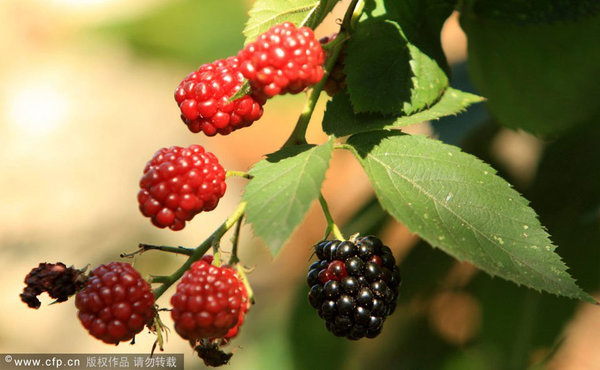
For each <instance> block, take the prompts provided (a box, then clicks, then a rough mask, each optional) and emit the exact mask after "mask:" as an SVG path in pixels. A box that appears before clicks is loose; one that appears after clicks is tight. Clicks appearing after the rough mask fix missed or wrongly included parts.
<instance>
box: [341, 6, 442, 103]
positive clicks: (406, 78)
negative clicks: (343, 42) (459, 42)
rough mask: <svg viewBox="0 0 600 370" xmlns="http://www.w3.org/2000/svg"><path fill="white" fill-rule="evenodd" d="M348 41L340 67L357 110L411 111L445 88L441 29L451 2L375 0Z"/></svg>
mask: <svg viewBox="0 0 600 370" xmlns="http://www.w3.org/2000/svg"><path fill="white" fill-rule="evenodd" d="M373 4H374V5H375V8H374V9H367V10H366V11H365V13H364V16H363V18H362V19H361V21H360V22H359V23H358V24H357V26H356V30H355V32H354V34H353V36H352V38H350V40H349V41H348V46H347V51H346V53H347V56H346V59H345V67H344V71H345V73H346V81H347V84H348V91H349V93H350V100H351V101H352V105H353V107H354V110H355V111H356V112H360V113H364V112H379V113H383V114H394V115H398V114H402V113H404V114H410V113H414V112H417V111H420V110H423V109H425V108H427V107H429V106H431V105H432V104H434V103H435V102H436V101H437V100H438V99H439V98H440V96H441V95H442V94H443V92H444V90H445V89H446V88H447V87H448V76H447V74H448V70H449V68H448V65H447V62H446V59H445V57H444V53H443V51H442V48H441V44H440V39H439V34H440V31H441V26H442V24H443V21H444V20H445V19H446V18H447V17H448V16H449V15H450V13H451V12H452V2H451V1H445V0H444V1H441V0H419V1H417V0H407V1H402V2H398V1H395V2H394V1H388V0H376V1H374V2H373Z"/></svg>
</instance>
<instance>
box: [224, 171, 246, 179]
mask: <svg viewBox="0 0 600 370" xmlns="http://www.w3.org/2000/svg"><path fill="white" fill-rule="evenodd" d="M231 176H237V177H243V178H245V179H251V178H252V176H251V175H250V174H249V173H248V172H244V171H230V170H227V174H226V175H225V178H226V179H228V178H229V177H231Z"/></svg>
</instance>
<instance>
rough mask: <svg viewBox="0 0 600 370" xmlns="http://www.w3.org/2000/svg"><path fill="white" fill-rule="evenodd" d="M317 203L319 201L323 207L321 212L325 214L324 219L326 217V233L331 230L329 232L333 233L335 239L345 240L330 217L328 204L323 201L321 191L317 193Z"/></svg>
mask: <svg viewBox="0 0 600 370" xmlns="http://www.w3.org/2000/svg"><path fill="white" fill-rule="evenodd" d="M319 203H321V208H322V209H323V214H324V215H325V219H327V234H329V232H331V233H333V236H334V237H335V238H336V239H338V240H346V238H344V235H342V232H341V231H340V228H339V227H338V226H337V225H336V224H335V221H333V217H331V213H330V212H329V206H328V205H327V202H326V201H325V198H324V197H323V193H320V194H319ZM325 238H327V235H325Z"/></svg>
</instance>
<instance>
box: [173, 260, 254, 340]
mask: <svg viewBox="0 0 600 370" xmlns="http://www.w3.org/2000/svg"><path fill="white" fill-rule="evenodd" d="M211 263H212V257H211V256H206V257H203V258H202V259H201V260H200V261H196V262H194V263H193V264H192V266H191V267H190V269H189V270H187V271H186V272H185V274H184V275H183V277H182V278H181V281H180V282H179V284H177V292H176V293H175V294H174V295H173V296H172V297H171V304H172V305H173V310H171V316H172V317H173V321H174V322H175V330H176V331H177V333H179V335H180V336H182V337H183V338H184V339H188V340H190V341H191V342H197V341H199V340H201V339H205V338H208V339H221V341H222V342H224V343H226V342H227V341H229V339H231V338H233V337H234V336H236V335H237V333H238V330H239V327H240V325H241V324H242V322H243V318H244V315H245V313H246V311H247V310H248V293H247V292H246V288H245V287H244V284H243V283H242V281H241V280H240V279H239V277H238V276H237V273H236V272H235V270H233V269H231V268H230V267H228V266H222V267H217V266H213V265H211Z"/></svg>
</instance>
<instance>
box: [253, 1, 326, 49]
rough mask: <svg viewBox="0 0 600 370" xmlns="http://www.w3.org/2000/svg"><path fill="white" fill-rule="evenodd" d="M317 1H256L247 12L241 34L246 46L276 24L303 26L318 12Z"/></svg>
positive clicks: (318, 3) (318, 2)
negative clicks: (288, 23) (248, 16)
mask: <svg viewBox="0 0 600 370" xmlns="http://www.w3.org/2000/svg"><path fill="white" fill-rule="evenodd" d="M319 5H320V1H318V0H257V1H256V2H255V3H254V5H253V6H252V9H250V11H249V12H248V14H249V15H250V18H249V19H248V22H247V23H246V27H245V28H244V31H243V34H244V36H246V44H248V43H250V42H252V41H254V40H255V39H256V38H257V37H258V35H260V34H261V33H263V32H265V31H267V30H268V29H269V28H271V27H273V26H274V25H276V24H280V23H283V22H292V23H294V24H295V25H296V26H300V25H305V24H306V23H307V22H308V21H309V20H310V19H311V17H312V16H313V14H314V13H315V12H316V11H317V10H318V9H317V8H318V7H319Z"/></svg>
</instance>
